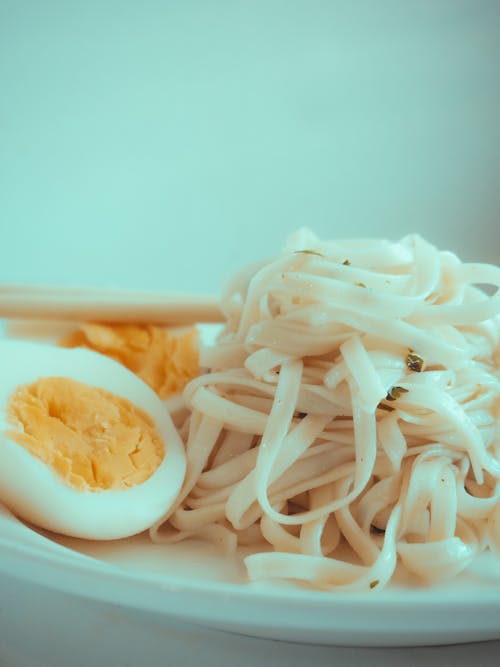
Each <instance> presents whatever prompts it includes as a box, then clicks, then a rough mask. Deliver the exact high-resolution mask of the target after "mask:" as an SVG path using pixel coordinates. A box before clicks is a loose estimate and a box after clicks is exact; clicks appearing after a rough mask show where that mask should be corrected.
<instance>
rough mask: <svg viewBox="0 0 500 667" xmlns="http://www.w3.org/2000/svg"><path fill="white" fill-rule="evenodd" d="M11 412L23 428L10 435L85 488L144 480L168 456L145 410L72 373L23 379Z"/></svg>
mask: <svg viewBox="0 0 500 667" xmlns="http://www.w3.org/2000/svg"><path fill="white" fill-rule="evenodd" d="M7 417H8V421H9V423H10V424H12V425H13V426H15V427H16V429H18V430H12V431H10V432H8V436H9V437H10V438H11V439H13V440H15V441H16V442H17V443H18V444H19V445H21V446H23V447H24V448H26V449H27V450H28V451H29V452H30V453H31V454H32V455H33V456H35V457H37V458H38V459H40V460H41V461H43V462H44V463H46V464H48V465H49V466H51V467H52V469H53V470H54V471H56V472H57V473H58V474H59V475H60V476H61V477H62V478H63V479H64V480H65V481H66V482H67V483H68V484H70V485H71V486H72V487H74V488H77V489H80V490H87V491H100V490H104V489H121V488H127V487H131V486H135V485H137V484H141V483H142V482H144V481H145V480H147V479H148V478H149V477H151V475H152V474H153V473H154V472H155V471H156V470H157V469H158V467H159V465H160V464H161V462H162V460H163V458H164V456H165V445H164V442H163V439H162V438H161V436H160V434H159V433H158V431H157V430H156V428H155V426H154V423H153V420H152V419H151V417H150V416H149V415H148V414H147V413H146V412H144V411H143V410H141V409H140V408H138V407H136V406H135V405H133V404H132V403H131V402H130V401H128V400H127V399H124V398H120V397H119V396H116V395H115V394H112V393H111V392H109V391H106V390H104V389H99V388H96V387H91V386H89V385H87V384H84V383H82V382H77V381H75V380H71V379H69V378H62V377H47V378H41V379H39V380H37V381H36V382H33V383H32V384H27V385H21V386H20V387H18V388H17V389H16V391H15V393H14V394H13V396H12V397H11V398H10V401H9V404H8V409H7Z"/></svg>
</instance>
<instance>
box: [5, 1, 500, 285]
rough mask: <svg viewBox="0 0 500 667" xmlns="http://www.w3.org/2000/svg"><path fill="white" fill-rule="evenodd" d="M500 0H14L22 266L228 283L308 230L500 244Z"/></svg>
mask: <svg viewBox="0 0 500 667" xmlns="http://www.w3.org/2000/svg"><path fill="white" fill-rule="evenodd" d="M499 86H500V3H498V2H494V1H491V2H488V1H479V2H473V1H466V0H456V1H452V0H436V1H425V0H424V1H421V2H412V1H410V2H405V1H403V0H401V1H400V2H396V1H385V2H384V1H381V2H375V1H368V0H365V1H358V2H347V1H346V2H333V1H332V2H326V1H320V0H308V1H306V0H304V1H302V2H298V1H293V0H291V1H288V2H286V1H284V0H280V1H278V0H274V1H273V0H270V1H269V2H258V1H256V2H250V1H248V2H243V1H237V0H236V1H233V2H231V1H225V0H221V1H220V2H202V1H201V0H200V1H195V0H187V1H184V2H167V1H165V2H153V1H152V0H145V1H143V2H131V1H126V0H124V1H122V2H117V1H112V0H107V1H103V2H97V1H96V0H90V1H88V2H83V1H80V2H72V1H71V0H67V1H64V2H63V1H56V0H52V1H47V2H41V1H40V2H37V1H31V2H29V1H27V0H0V231H1V239H2V258H1V262H0V281H1V282H14V281H17V282H25V283H29V282H42V283H44V282H50V283H56V284H57V283H65V282H70V283H72V284H83V285H118V286H123V287H134V286H136V287H145V288H159V289H171V290H186V291H188V290H189V291H208V292H215V291H217V290H219V289H220V287H221V285H222V282H223V280H224V278H225V276H226V275H228V274H229V273H231V272H232V271H234V270H235V269H236V268H237V267H239V266H240V265H241V264H242V263H246V262H248V261H250V260H253V259H255V258H260V257H262V256H267V255H271V254H273V253H275V252H276V251H277V250H278V249H279V248H280V246H281V245H282V243H283V240H284V238H285V236H286V235H287V234H288V233H289V232H290V231H292V230H293V229H295V228H297V227H299V226H302V225H308V226H310V227H312V228H313V229H315V230H316V231H317V232H318V233H319V234H320V235H321V236H323V237H335V236H354V235H356V236H358V235H370V236H389V237H394V238H397V237H399V236H400V235H402V234H404V233H407V232H409V231H418V232H420V233H422V234H423V235H425V236H427V237H429V238H430V240H432V241H433V242H435V243H437V244H438V245H440V246H442V247H448V248H451V249H453V250H456V251H459V252H460V253H461V254H462V256H463V257H465V258H468V259H472V258H474V259H476V258H481V259H484V260H488V261H496V262H498V250H499V247H500V231H499V211H500V122H499V118H500V94H499V93H500V91H499Z"/></svg>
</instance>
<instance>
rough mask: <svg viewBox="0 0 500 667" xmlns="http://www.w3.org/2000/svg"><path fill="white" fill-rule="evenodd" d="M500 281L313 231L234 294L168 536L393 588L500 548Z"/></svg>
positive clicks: (243, 278) (274, 570)
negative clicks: (395, 580)
mask: <svg viewBox="0 0 500 667" xmlns="http://www.w3.org/2000/svg"><path fill="white" fill-rule="evenodd" d="M484 284H487V285H490V286H496V287H498V286H500V269H499V268H497V267H495V266H491V265H486V264H472V263H462V262H461V261H460V260H459V259H458V258H457V257H456V256H455V255H454V254H452V253H450V252H440V251H438V250H437V249H436V248H434V247H433V246H432V245H430V244H429V243H427V242H426V241H424V240H423V239H422V238H421V237H419V236H416V235H411V236H407V237H405V238H403V239H402V240H401V241H400V242H398V243H389V242H387V241H379V240H369V241H368V240H342V241H332V242H320V241H319V240H318V239H317V238H316V237H315V236H314V235H313V234H312V233H311V232H309V231H308V230H301V231H300V232H298V233H297V234H295V235H294V236H293V237H292V238H291V239H290V240H289V242H288V245H287V247H286V249H285V250H284V252H283V253H282V254H281V255H279V256H278V257H277V258H275V259H273V260H271V261H268V262H265V263H262V264H261V265H259V266H258V267H253V268H252V269H251V270H247V271H245V272H243V273H241V274H240V275H238V276H237V277H236V278H234V279H233V281H232V282H231V284H230V286H229V288H228V290H227V293H226V294H225V295H224V298H223V300H222V308H223V311H224V313H225V315H226V318H227V319H226V324H225V326H224V329H223V331H222V333H221V334H220V336H219V338H218V340H217V343H216V345H214V346H212V347H208V348H206V349H203V350H202V352H201V366H202V367H203V368H205V369H207V370H206V373H205V374H203V375H201V376H200V377H198V378H196V379H194V380H193V381H191V382H190V383H189V384H188V386H187V387H186V389H185V392H184V400H185V404H186V406H187V408H188V409H189V416H188V418H187V419H186V421H185V423H184V424H183V426H182V428H181V431H182V433H183V435H184V438H185V442H186V450H187V461H188V472H187V476H186V479H185V481H184V485H183V489H182V491H181V494H180V496H179V498H178V501H177V505H176V507H175V508H174V511H173V512H172V513H170V515H169V516H168V517H166V519H168V520H167V521H166V522H165V523H164V524H163V525H161V523H160V524H158V525H156V526H154V527H153V528H152V530H151V537H152V539H153V540H155V541H176V540H180V539H184V538H186V537H190V536H196V537H201V538H204V539H211V540H215V541H218V542H220V543H221V544H222V545H223V547H224V548H226V549H227V550H231V549H235V548H236V546H237V545H238V544H240V545H246V546H251V547H252V552H251V555H249V556H247V557H246V558H245V564H246V567H247V570H248V575H249V577H250V578H251V579H259V578H264V577H265V578H268V577H270V578H286V579H294V580H302V581H305V582H309V583H310V585H312V586H314V587H319V588H333V589H336V590H363V589H368V590H370V589H374V588H377V589H378V588H381V587H383V586H384V585H385V584H387V582H388V581H389V580H390V579H391V577H392V576H393V574H394V571H395V568H396V564H397V563H399V565H398V567H402V568H405V569H406V570H407V572H410V573H412V574H413V575H416V576H417V577H419V578H422V579H424V580H426V581H428V582H434V581H437V580H440V579H442V578H444V577H449V576H453V575H456V574H457V573H459V572H460V571H461V570H463V569H464V568H465V567H467V566H468V565H469V564H470V562H471V561H472V559H473V558H474V557H475V556H476V555H477V554H479V553H480V552H481V551H483V550H485V549H487V548H491V549H492V550H494V551H497V553H498V552H500V502H499V498H500V433H499V416H500V375H499V362H500V352H499V344H498V343H499V334H500V320H499V318H498V317H497V316H498V313H500V292H498V291H497V292H495V294H494V296H488V295H487V293H486V292H484V291H482V290H481V289H480V288H479V287H478V285H484Z"/></svg>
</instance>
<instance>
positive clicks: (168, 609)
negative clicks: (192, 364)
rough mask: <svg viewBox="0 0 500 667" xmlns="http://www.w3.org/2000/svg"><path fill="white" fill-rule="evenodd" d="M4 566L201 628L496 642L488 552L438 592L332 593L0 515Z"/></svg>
mask: <svg viewBox="0 0 500 667" xmlns="http://www.w3.org/2000/svg"><path fill="white" fill-rule="evenodd" d="M0 553H1V558H0V569H1V570H2V571H3V572H4V573H6V574H7V575H10V576H13V577H16V578H18V579H22V580H25V581H31V582H36V583H39V584H43V585H45V586H47V587H49V588H51V589H54V590H60V591H63V592H66V593H70V594H73V595H77V596H84V597H88V598H91V599H94V600H103V601H107V602H111V603H115V604H120V605H124V606H126V607H129V608H133V609H136V610H147V611H150V612H155V613H159V614H161V615H164V616H165V617H169V618H176V619H178V620H183V621H189V622H192V623H196V624H199V625H203V626H205V627H209V628H214V629H220V630H227V631H231V632H237V633H241V634H246V635H253V636H258V637H265V638H273V639H282V640H292V641H296V642H306V643H318V644H336V645H351V646H417V645H431V644H446V643H463V642H470V641H481V640H487V639H496V638H500V567H499V566H498V562H497V561H495V560H494V559H493V557H492V556H491V555H490V554H485V555H483V556H482V557H481V558H480V559H478V561H477V562H476V563H475V564H474V566H473V567H471V568H470V569H469V570H468V571H467V572H466V573H464V574H462V575H461V576H460V577H459V578H457V579H455V580H453V581H450V582H448V583H447V584H443V585H440V586H439V587H434V588H416V587H414V586H413V587H410V586H407V585H404V584H402V583H399V584H397V585H393V586H391V587H389V588H387V589H386V590H383V591H377V592H371V593H367V594H363V593H356V594H352V593H350V594H345V593H343V594H336V593H326V592H320V591H311V590H305V589H303V588H300V587H295V586H293V585H283V584H281V583H279V584H278V583H269V582H267V583H264V582H261V583H258V584H255V583H248V582H247V581H246V578H245V571H244V566H243V563H242V556H243V552H241V553H239V554H238V555H237V556H236V557H225V556H222V555H221V554H220V553H219V552H218V551H217V549H216V548H215V547H211V546H208V545H205V544H202V543H200V542H197V541H187V542H185V543H182V544H178V545H173V546H165V545H152V544H151V543H150V542H149V541H148V539H147V537H146V536H144V535H142V536H138V537H136V538H131V539H128V540H120V541H116V542H107V543H99V542H90V541H83V540H76V539H70V538H60V537H58V538H57V542H56V541H55V540H54V539H49V538H48V537H47V536H44V535H41V534H39V533H38V532H35V531H34V530H32V529H30V528H29V527H28V526H26V525H24V524H22V523H20V522H19V521H18V520H17V519H16V518H15V517H13V516H12V515H11V514H10V513H9V512H7V511H6V510H2V511H1V512H0Z"/></svg>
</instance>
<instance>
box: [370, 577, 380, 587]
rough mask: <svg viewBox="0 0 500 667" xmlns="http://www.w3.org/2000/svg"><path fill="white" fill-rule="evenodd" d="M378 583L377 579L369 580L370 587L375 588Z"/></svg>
mask: <svg viewBox="0 0 500 667" xmlns="http://www.w3.org/2000/svg"><path fill="white" fill-rule="evenodd" d="M379 584H380V581H379V580H378V579H374V580H373V581H370V588H376V587H377V586H378V585H379Z"/></svg>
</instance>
